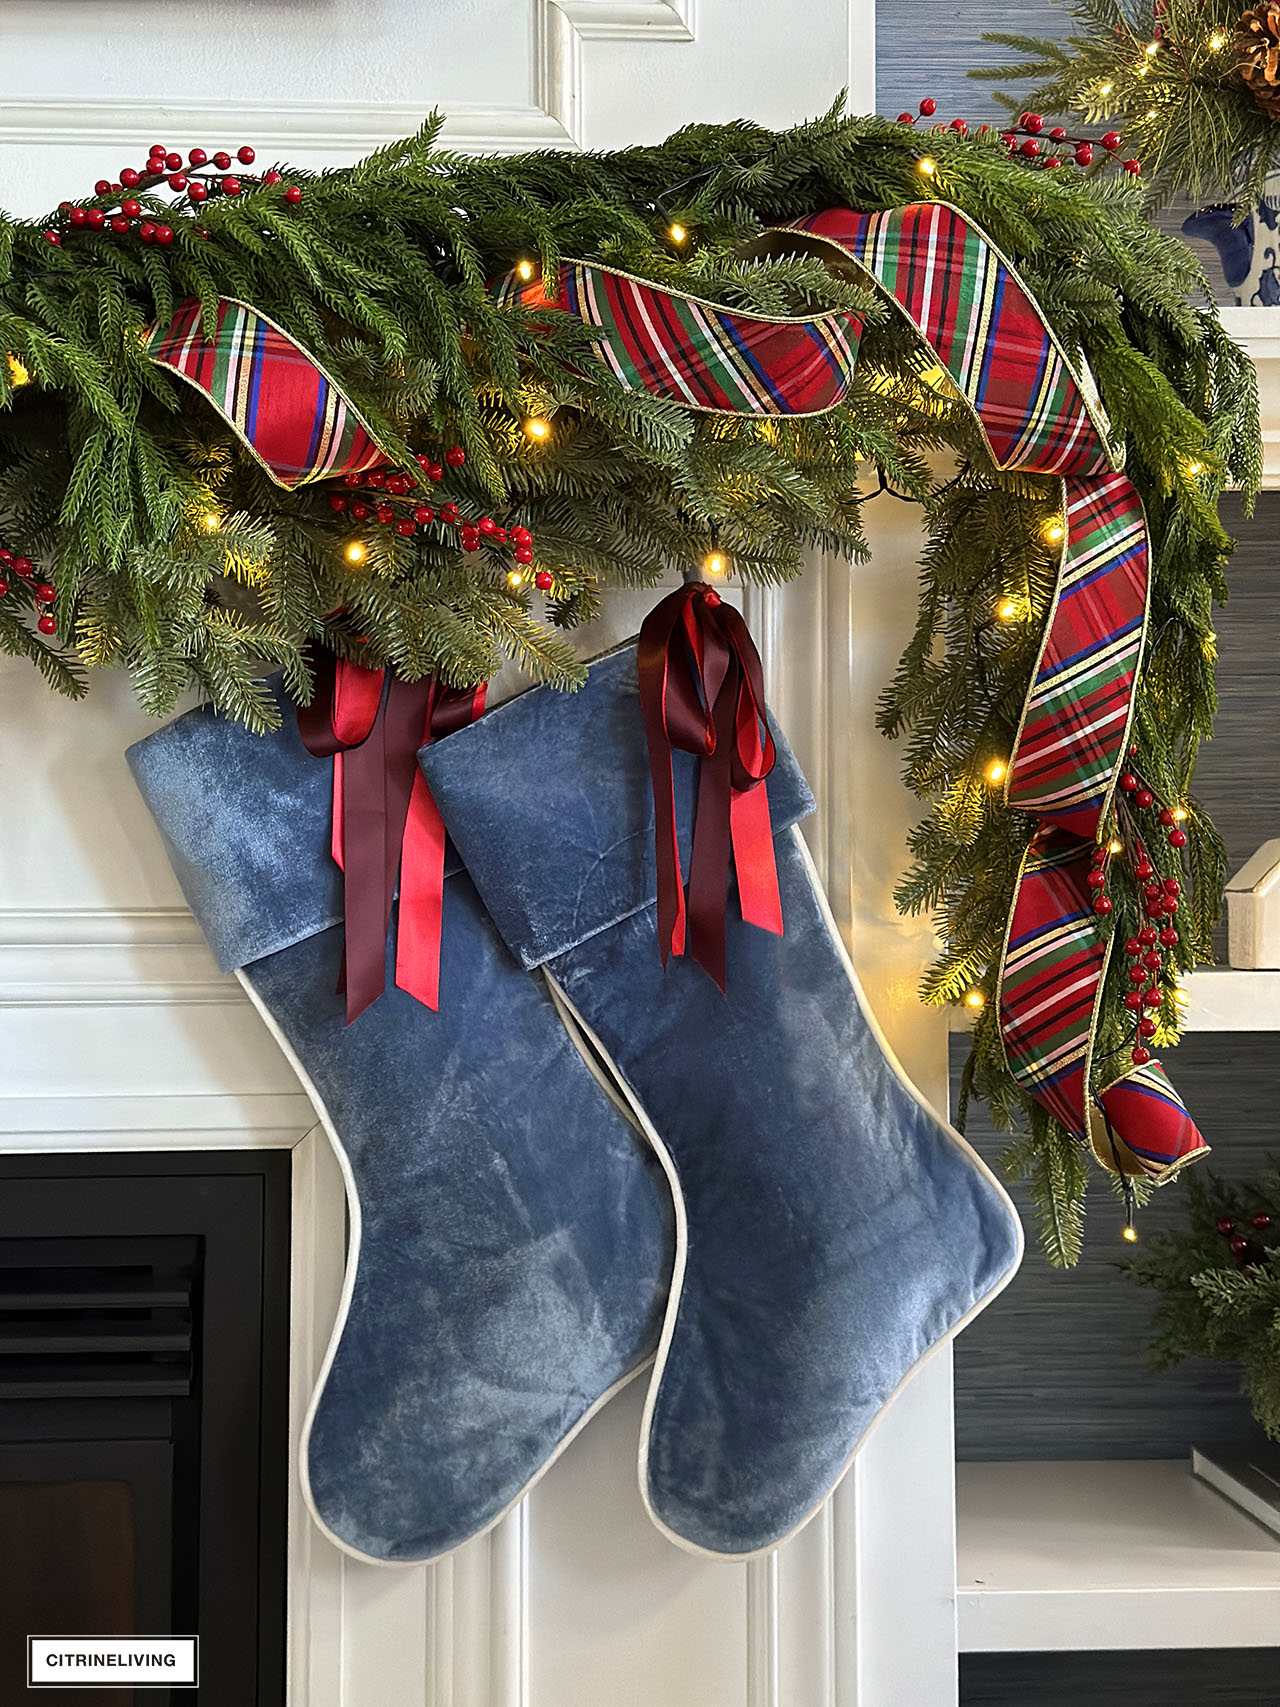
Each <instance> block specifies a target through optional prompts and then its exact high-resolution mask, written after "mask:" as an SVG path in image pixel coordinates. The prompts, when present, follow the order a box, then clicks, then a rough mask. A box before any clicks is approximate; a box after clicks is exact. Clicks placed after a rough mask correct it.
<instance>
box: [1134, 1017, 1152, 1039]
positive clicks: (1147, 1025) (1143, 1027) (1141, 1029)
mask: <svg viewBox="0 0 1280 1707" xmlns="http://www.w3.org/2000/svg"><path fill="white" fill-rule="evenodd" d="M1155 1034H1156V1022H1155V1021H1154V1020H1153V1019H1140V1020H1139V1021H1138V1035H1139V1037H1154V1036H1155Z"/></svg>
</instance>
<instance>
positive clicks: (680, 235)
mask: <svg viewBox="0 0 1280 1707" xmlns="http://www.w3.org/2000/svg"><path fill="white" fill-rule="evenodd" d="M667 236H668V237H669V238H670V239H671V241H672V242H673V243H684V242H685V241H687V239H688V236H689V233H688V232H687V231H686V230H685V228H684V226H683V225H681V224H680V223H679V222H678V221H673V222H672V223H671V224H670V225H669V226H668V227H667Z"/></svg>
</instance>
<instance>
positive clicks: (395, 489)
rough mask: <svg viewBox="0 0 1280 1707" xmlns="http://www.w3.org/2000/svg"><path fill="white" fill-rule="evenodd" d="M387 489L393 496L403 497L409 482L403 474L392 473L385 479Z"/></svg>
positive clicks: (407, 489)
mask: <svg viewBox="0 0 1280 1707" xmlns="http://www.w3.org/2000/svg"><path fill="white" fill-rule="evenodd" d="M387 491H388V492H390V494H391V496H392V497H393V498H403V497H404V496H405V494H406V493H407V492H408V491H409V482H408V480H407V479H406V477H405V476H404V475H403V474H393V475H392V476H391V478H390V479H389V480H388V481H387Z"/></svg>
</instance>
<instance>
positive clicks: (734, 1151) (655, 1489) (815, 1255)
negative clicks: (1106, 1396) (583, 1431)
mask: <svg viewBox="0 0 1280 1707" xmlns="http://www.w3.org/2000/svg"><path fill="white" fill-rule="evenodd" d="M775 739H776V740H777V746H778V761H777V764H776V766H775V769H774V772H773V775H772V776H771V777H770V780H769V785H768V786H769V798H770V807H771V814H772V821H773V825H774V828H775V832H776V840H775V848H776V853H777V862H778V876H779V883H780V888H781V894H782V902H783V913H784V918H785V924H786V933H785V935H784V936H783V937H781V938H779V937H775V936H772V935H769V934H767V933H765V932H763V931H760V930H757V929H756V928H755V927H753V926H750V925H745V924H743V922H742V920H741V918H740V917H739V916H738V913H737V908H736V900H735V899H734V898H732V897H731V899H730V906H729V919H728V964H727V994H725V995H721V993H720V991H719V990H718V989H717V988H716V987H715V986H714V984H713V983H712V982H711V980H710V979H709V978H707V977H706V975H705V974H704V973H703V972H702V971H701V970H700V969H699V968H698V967H697V966H696V965H694V964H693V962H692V961H690V960H677V961H673V962H672V963H671V964H670V965H669V966H668V967H667V968H666V969H665V970H664V969H663V966H662V962H661V959H660V956H659V951H658V941H657V931H656V924H655V910H654V906H653V900H654V894H655V879H654V857H653V814H652V803H651V799H650V783H649V774H648V764H647V756H646V751H645V739H644V725H643V721H642V718H641V714H640V707H639V703H638V693H637V685H636V671H635V651H634V648H632V647H627V648H625V649H623V650H622V651H619V652H616V653H613V654H610V655H609V656H607V657H605V658H604V659H602V660H600V661H598V662H597V663H596V664H595V665H594V666H593V668H592V670H591V673H590V678H589V681H588V684H587V686H586V687H584V688H583V689H582V690H581V691H580V692H579V693H577V694H573V695H559V694H555V693H552V692H550V691H547V690H545V689H538V690H535V691H533V692H531V693H528V694H525V695H524V696H522V697H521V698H519V699H517V700H513V701H511V702H509V703H508V704H507V705H504V706H501V707H499V708H498V709H497V710H496V711H494V712H493V713H491V714H490V715H489V716H488V717H486V718H485V719H484V720H483V721H482V722H480V723H478V724H475V725H474V726H472V727H471V728H469V729H464V730H462V731H460V732H459V733H457V734H455V735H452V736H450V737H449V739H448V740H447V741H444V742H440V743H438V744H436V745H433V746H431V747H429V748H427V749H426V750H425V752H424V753H423V754H422V755H420V757H421V762H422V765H423V768H424V770H425V772H426V774H427V777H428V780H429V781H430V784H431V787H432V790H433V792H434V794H435V796H436V800H437V802H438V804H439V806H440V810H441V812H442V814H443V816H444V819H445V822H446V824H447V825H448V827H449V831H450V834H451V835H452V836H453V838H454V841H455V843H456V845H457V847H458V849H459V852H460V854H461V856H462V858H463V859H464V861H465V862H466V865H467V868H468V870H469V872H470V874H471V876H472V878H473V879H474V881H475V883H476V886H477V888H478V890H479V892H480V895H481V897H482V899H483V900H484V902H485V905H486V906H487V907H488V909H489V911H490V913H491V914H492V916H493V918H494V921H495V922H496V924H497V926H498V928H499V930H500V931H501V932H502V934H503V936H504V937H505V939H506V941H507V944H508V946H509V947H510V948H511V950H512V951H513V953H515V954H516V955H517V956H518V957H519V959H520V960H521V961H522V962H523V964H524V965H525V966H527V967H536V966H544V967H545V968H546V970H547V971H548V972H549V973H550V974H551V976H552V977H553V979H554V980H555V981H556V983H557V985H558V986H559V987H560V988H561V989H562V991H563V992H564V994H565V996H566V997H567V999H568V1001H569V1003H570V1004H571V1006H572V1009H573V1010H574V1011H575V1012H576V1014H577V1015H578V1016H580V1019H581V1021H582V1022H583V1023H584V1024H585V1025H586V1027H588V1028H589V1030H590V1032H591V1033H592V1034H593V1035H594V1037H595V1039H596V1040H597V1042H598V1044H599V1046H600V1048H601V1050H602V1052H603V1053H604V1054H605V1055H606V1056H607V1057H608V1058H609V1060H610V1061H611V1063H612V1065H613V1067H614V1069H615V1070H616V1071H617V1073H618V1074H619V1076H620V1079H621V1081H622V1082H623V1084H624V1085H625V1086H626V1088H627V1090H628V1094H629V1096H630V1097H631V1099H632V1101H633V1103H634V1105H635V1107H636V1109H637V1112H638V1113H639V1114H640V1116H641V1118H642V1119H643V1121H644V1123H645V1126H646V1129H647V1131H648V1132H649V1135H650V1138H651V1141H652V1142H653V1143H654V1145H655V1147H656V1148H657V1149H658V1151H659V1153H660V1154H661V1156H662V1158H663V1161H664V1165H665V1167H666V1168H667V1171H668V1175H669V1177H670V1178H671V1180H672V1184H673V1189H674V1191H675V1194H676V1198H677V1237H678V1243H677V1253H676V1276H675V1280H674V1282H673V1287H672V1294H671V1299H670V1303H669V1305H668V1310H667V1316H666V1321H665V1323H664V1328H663V1336H662V1344H661V1347H660V1349H659V1354H658V1361H657V1364H656V1366H655V1369H654V1373H653V1376H652V1378H651V1386H650V1392H649V1401H648V1406H647V1409H646V1414H645V1438H644V1440H643V1441H642V1447H641V1465H642V1484H643V1491H644V1494H645V1498H646V1500H647V1502H648V1505H649V1508H650V1511H651V1513H652V1515H653V1517H654V1518H655V1520H656V1522H657V1523H658V1524H659V1526H660V1527H661V1528H662V1529H664V1530H665V1531H666V1532H667V1533H668V1534H670V1535H671V1536H672V1537H673V1538H674V1539H676V1540H678V1541H681V1542H683V1543H684V1544H685V1545H687V1546H689V1547H691V1548H693V1549H694V1550H697V1551H706V1552H710V1553H714V1554H720V1555H729V1556H738V1557H740V1556H743V1555H746V1554H750V1553H754V1552H757V1551H759V1550H761V1549H763V1548H767V1547H770V1546H773V1545H775V1544H776V1543H777V1542H779V1541H781V1540H783V1539H784V1538H785V1537H786V1536H787V1535H788V1534H789V1533H791V1531H793V1530H794V1529H795V1528H797V1527H798V1526H799V1525H800V1524H802V1523H803V1522H804V1521H805V1520H806V1519H807V1518H808V1517H809V1516H811V1515H812V1514H813V1512H814V1511H815V1509H816V1508H817V1507H818V1505H819V1504H820V1503H821V1501H822V1500H823V1499H824V1498H825V1497H826V1495H827V1494H828V1493H829V1492H830V1491H831V1488H832V1486H833V1485H834V1483H835V1482H836V1481H837V1480H838V1479H839V1477H840V1476H841V1474H842V1473H843V1471H844V1469H845V1468H846V1466H847V1464H848V1463H849V1460H850V1457H851V1455H852V1454H853V1452H854V1450H855V1449H856V1447H857V1446H858V1444H859V1442H860V1441H861V1440H862V1439H863V1437H864V1436H865V1434H866V1432H867V1430H868V1428H869V1427H870V1425H871V1424H872V1422H873V1421H874V1420H875V1419H876V1417H877V1415H878V1414H879V1413H880V1412H881V1410H882V1409H883V1407H884V1405H885V1404H886V1403H887V1401H888V1400H889V1398H890V1397H891V1395H892V1394H893V1393H894V1391H895V1390H896V1389H897V1388H898V1386H899V1385H900V1384H901V1382H902V1381H903V1379H904V1378H905V1376H906V1375H907V1374H908V1373H909V1371H910V1370H911V1369H912V1368H913V1367H914V1366H915V1365H916V1364H917V1363H918V1362H919V1361H920V1359H921V1358H922V1357H923V1356H924V1355H925V1354H926V1353H927V1352H928V1351H929V1350H930V1349H931V1348H933V1347H934V1346H936V1345H937V1344H939V1342H940V1341H942V1340H944V1339H945V1338H946V1337H947V1336H948V1335H949V1334H951V1333H953V1332H954V1331H955V1330H956V1329H957V1328H958V1327H959V1326H961V1325H962V1324H963V1323H964V1321H965V1320H966V1319H967V1318H968V1317H969V1316H970V1315H972V1314H973V1313H974V1312H975V1311H976V1310H977V1309H978V1308H979V1307H980V1306H981V1305H982V1303H983V1302H984V1301H985V1300H986V1299H987V1298H989V1297H990V1296H991V1295H992V1294H993V1292H994V1291H995V1290H997V1289H998V1288H999V1287H1000V1286H1001V1285H1002V1284H1003V1283H1004V1282H1005V1281H1006V1280H1007V1279H1008V1278H1009V1277H1010V1275H1011V1274H1012V1272H1013V1270H1014V1269H1015V1268H1016V1266H1017V1263H1018V1260H1019V1257H1020V1254H1021V1230H1020V1228H1019V1225H1018V1222H1017V1219H1016V1216H1015V1215H1014V1213H1013V1210H1012V1206H1011V1205H1010V1203H1009V1200H1008V1198H1007V1197H1006V1196H1005V1194H1004V1192H1003V1191H1002V1190H1001V1188H1000V1186H999V1185H998V1183H997V1182H996V1181H995V1179H994V1178H993V1177H992V1175H991V1174H990V1173H989V1172H988V1170H987V1169H986V1168H985V1167H984V1166H983V1164H982V1163H981V1162H980V1161H979V1160H978V1158H977V1157H976V1156H975V1155H974V1153H973V1152H972V1151H971V1150H970V1149H969V1148H968V1147H967V1146H966V1145H965V1143H964V1142H963V1140H962V1139H961V1138H960V1137H959V1136H958V1135H957V1134H956V1133H955V1132H954V1131H952V1129H951V1128H950V1127H949V1126H948V1125H947V1124H946V1123H945V1122H944V1121H943V1120H942V1119H940V1118H939V1116H938V1115H937V1114H935V1113H934V1112H933V1111H932V1110H931V1109H930V1108H929V1107H928V1106H927V1105H926V1104H925V1103H924V1102H923V1101H922V1099H921V1098H920V1096H919V1095H918V1093H917V1092H916V1091H915V1090H914V1089H913V1087H912V1086H911V1085H910V1083H909V1082H908V1081H907V1080H906V1079H905V1077H904V1076H903V1074H902V1072H901V1070H900V1069H899V1068H898V1066H897V1064H896V1063H895V1062H894V1061H893V1060H892V1058H891V1057H890V1056H889V1054H888V1051H887V1048H886V1046H885V1044H884V1040H883V1038H882V1037H881V1035H880V1034H879V1032H878V1031H877V1029H876V1028H875V1026H874V1023H873V1022H872V1021H871V1020H870V1019H869V1017H868V1015H867V1013H866V1010H865V1009H864V1007H863V1005H862V1002H861V999H860V996H859V992H858V988H857V984H856V981H855V979H854V976H853V972H852V968H851V967H850V965H849V963H848V960H847V957H846V956H845V953H844V951H843V948H842V946H841V944H840V942H839V940H838V938H837V936H836V934H835V931H834V927H833V926H832V923H831V919H830V916H829V913H828V911H827V908H826V903H825V900H824V898H823V896H822V894H821V892H820V890H819V888H818V885H817V883H816V881H815V878H814V875H813V872H812V869H811V867H810V865H809V863H808V858H807V855H806V853H805V850H804V846H803V843H802V841H801V839H800V835H799V831H798V829H797V828H796V821H797V820H798V819H799V818H800V817H801V816H803V815H804V814H805V813H806V812H808V811H809V810H810V809H811V806H812V802H811V799H810V797H809V793H808V789H807V788H806V786H805V783H804V779H803V777H802V776H801V775H800V773H799V770H798V769H797V767H796V764H795V760H794V757H793V756H792V754H791V752H790V750H789V749H788V747H787V745H786V743H785V741H784V740H783V739H782V738H781V736H780V735H779V734H778V732H777V731H776V730H775ZM681 757H682V756H680V755H678V756H677V759H678V763H677V797H678V814H677V815H678V819H679V821H680V823H681V825H682V830H683V838H684V846H685V849H686V852H687V847H688V830H689V822H690V819H691V816H692V810H691V809H692V795H693V786H694V779H693V771H692V766H691V765H685V764H682V763H680V762H679V760H680V758H681ZM685 869H686V871H687V869H688V864H687V857H686V861H685Z"/></svg>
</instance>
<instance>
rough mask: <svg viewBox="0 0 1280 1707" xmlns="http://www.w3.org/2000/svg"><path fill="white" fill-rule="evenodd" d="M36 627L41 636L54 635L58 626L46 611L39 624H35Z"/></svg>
mask: <svg viewBox="0 0 1280 1707" xmlns="http://www.w3.org/2000/svg"><path fill="white" fill-rule="evenodd" d="M36 627H37V628H38V629H39V630H40V632H41V634H55V633H56V632H57V629H58V624H57V623H56V621H55V620H54V618H53V617H51V616H50V615H49V612H48V611H46V612H45V613H44V615H43V616H42V617H41V618H40V620H39V622H37V623H36Z"/></svg>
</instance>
